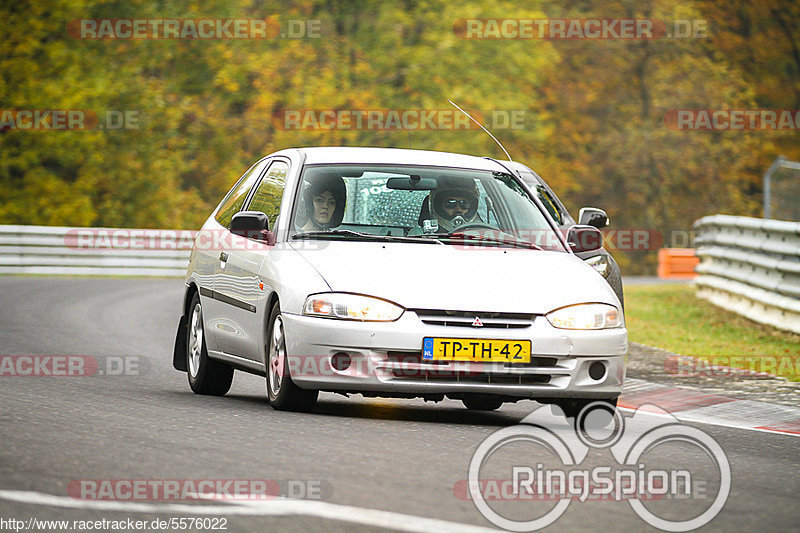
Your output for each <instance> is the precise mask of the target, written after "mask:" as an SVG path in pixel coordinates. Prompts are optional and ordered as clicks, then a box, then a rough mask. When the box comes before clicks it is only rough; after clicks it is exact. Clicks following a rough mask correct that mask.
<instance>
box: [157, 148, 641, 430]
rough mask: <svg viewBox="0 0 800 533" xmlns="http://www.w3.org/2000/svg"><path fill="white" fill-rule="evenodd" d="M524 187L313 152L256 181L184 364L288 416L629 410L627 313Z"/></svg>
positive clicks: (488, 170) (455, 164)
mask: <svg viewBox="0 0 800 533" xmlns="http://www.w3.org/2000/svg"><path fill="white" fill-rule="evenodd" d="M517 172H518V171H517V170H516V169H515V168H514V167H513V166H512V165H508V164H507V163H504V162H501V161H497V160H494V159H489V158H480V157H473V156H468V155H461V154H453V153H443V152H431V151H421V150H401V149H383V148H352V147H346V148H335V147H325V148H300V149H288V150H282V151H280V152H276V153H274V154H272V155H269V156H267V157H265V158H263V159H262V160H260V161H258V162H257V163H256V164H255V165H253V166H252V167H251V168H250V169H249V170H248V171H247V172H246V173H245V174H244V175H243V176H242V177H241V178H240V179H239V181H238V182H237V183H236V185H234V187H233V188H232V189H231V191H230V192H229V193H228V194H227V196H226V197H225V198H224V199H223V200H222V202H221V203H220V204H219V206H218V207H217V208H216V209H215V210H214V212H213V213H212V214H211V216H210V217H209V218H208V220H207V221H206V223H205V224H204V225H203V228H202V229H201V230H200V232H199V233H198V235H197V238H196V239H195V243H194V248H193V250H192V254H191V259H190V262H189V268H188V272H187V276H186V290H185V297H184V301H183V305H182V308H181V315H182V316H181V319H180V322H179V326H178V332H177V336H176V341H175V350H174V354H173V365H174V367H175V368H176V369H178V370H182V371H186V372H187V373H188V378H189V385H190V386H191V388H192V390H193V391H194V392H196V393H199V394H214V395H223V394H225V393H226V392H227V391H228V390H229V388H230V386H231V382H232V379H233V372H234V370H241V371H245V372H250V373H254V374H259V375H264V376H266V382H267V394H268V397H269V403H270V404H271V405H272V406H273V407H274V408H276V409H290V410H310V409H312V408H313V406H314V405H315V403H316V401H317V396H318V393H319V392H320V391H330V392H337V393H342V394H345V395H347V394H362V395H364V396H386V397H401V398H414V397H421V398H424V399H425V400H432V401H439V400H442V399H443V398H444V397H445V396H446V397H448V398H451V399H459V400H461V401H462V402H463V403H464V405H465V406H466V407H468V408H470V409H479V410H491V409H496V408H498V407H500V406H501V405H502V404H503V402H513V401H517V400H521V399H532V400H536V401H539V402H544V403H556V404H559V405H560V406H561V407H562V408H563V409H564V411H565V412H566V413H567V415H569V416H573V415H574V414H576V413H577V412H578V411H579V410H580V409H581V408H582V407H583V406H584V405H585V404H587V403H589V402H592V401H596V400H600V401H605V402H608V403H611V404H615V403H616V399H617V396H619V394H620V392H621V390H622V383H623V379H624V376H625V360H626V357H627V351H628V343H627V330H626V329H625V322H624V316H623V312H622V306H621V304H620V301H619V300H618V298H617V296H616V295H615V293H614V291H613V290H612V289H611V287H609V285H608V283H606V281H605V279H603V277H602V276H601V275H600V274H598V273H597V272H596V271H595V270H594V269H593V268H592V267H591V266H589V265H587V264H586V263H585V262H583V261H581V260H580V259H579V258H578V257H576V255H575V254H576V253H579V252H581V251H586V250H591V249H597V248H599V247H600V246H601V241H602V239H601V236H600V232H599V231H598V230H597V229H596V228H593V227H591V226H573V227H571V228H569V231H568V232H566V234H564V232H563V231H561V230H559V228H558V226H557V225H556V224H555V222H554V221H553V220H552V218H551V217H550V216H549V214H548V213H547V211H546V209H545V208H544V206H543V205H541V202H540V200H539V199H538V198H537V196H536V195H535V194H534V192H533V191H531V189H530V188H529V187H528V185H526V184H525V182H524V180H523V179H522V178H521V176H519V175H518V173H517Z"/></svg>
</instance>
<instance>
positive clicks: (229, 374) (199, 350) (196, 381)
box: [186, 293, 233, 396]
mask: <svg viewBox="0 0 800 533" xmlns="http://www.w3.org/2000/svg"><path fill="white" fill-rule="evenodd" d="M198 332H199V333H198ZM186 375H187V376H189V387H191V388H192V391H194V392H195V394H207V395H210V396H224V395H225V393H227V392H228V391H229V390H230V388H231V383H233V368H232V367H231V366H229V365H226V364H225V363H223V362H221V361H216V360H214V359H211V358H210V357H209V356H208V349H207V348H206V336H205V327H204V324H203V308H202V306H201V305H200V295H199V294H197V293H195V294H194V296H193V297H192V303H191V304H190V305H189V315H188V320H187V321H186Z"/></svg>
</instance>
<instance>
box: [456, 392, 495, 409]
mask: <svg viewBox="0 0 800 533" xmlns="http://www.w3.org/2000/svg"><path fill="white" fill-rule="evenodd" d="M461 403H463V404H464V407H466V408H467V409H469V410H470V411H494V410H495V409H498V408H499V407H500V406H501V405H503V400H501V399H500V398H496V397H494V396H480V395H476V396H465V397H463V398H461Z"/></svg>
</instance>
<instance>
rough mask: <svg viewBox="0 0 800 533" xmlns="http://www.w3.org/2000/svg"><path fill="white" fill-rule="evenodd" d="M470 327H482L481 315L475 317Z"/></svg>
mask: <svg viewBox="0 0 800 533" xmlns="http://www.w3.org/2000/svg"><path fill="white" fill-rule="evenodd" d="M472 327H473V328H482V327H483V322H481V317H479V316H476V317H475V322H473V323H472Z"/></svg>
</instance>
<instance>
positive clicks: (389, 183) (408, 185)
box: [386, 175, 436, 191]
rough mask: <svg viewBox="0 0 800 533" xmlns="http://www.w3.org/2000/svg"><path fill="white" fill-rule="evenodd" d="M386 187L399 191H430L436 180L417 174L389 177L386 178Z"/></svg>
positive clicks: (434, 186)
mask: <svg viewBox="0 0 800 533" xmlns="http://www.w3.org/2000/svg"><path fill="white" fill-rule="evenodd" d="M386 188H387V189H397V190H401V191H431V190H433V189H435V188H436V180H435V179H433V178H421V177H419V176H417V175H413V176H409V177H407V178H389V179H388V180H386Z"/></svg>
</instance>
